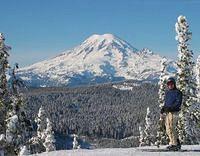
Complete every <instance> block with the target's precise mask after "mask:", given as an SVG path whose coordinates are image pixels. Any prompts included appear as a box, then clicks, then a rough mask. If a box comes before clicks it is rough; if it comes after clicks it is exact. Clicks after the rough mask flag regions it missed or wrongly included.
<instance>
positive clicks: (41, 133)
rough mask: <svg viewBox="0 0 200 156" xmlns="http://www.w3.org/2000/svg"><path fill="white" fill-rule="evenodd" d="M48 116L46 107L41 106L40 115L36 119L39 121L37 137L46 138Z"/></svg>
mask: <svg viewBox="0 0 200 156" xmlns="http://www.w3.org/2000/svg"><path fill="white" fill-rule="evenodd" d="M46 118H47V116H46V113H45V110H44V107H43V106H41V107H40V109H39V112H38V116H37V118H36V120H35V121H36V123H37V137H38V138H40V139H41V140H44V139H45V130H46V127H47V124H46Z"/></svg>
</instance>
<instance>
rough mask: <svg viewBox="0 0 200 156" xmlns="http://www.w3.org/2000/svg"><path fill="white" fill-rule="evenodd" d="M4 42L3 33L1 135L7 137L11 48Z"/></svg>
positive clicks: (0, 47)
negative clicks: (8, 78)
mask: <svg viewBox="0 0 200 156" xmlns="http://www.w3.org/2000/svg"><path fill="white" fill-rule="evenodd" d="M4 41H5V37H4V35H3V33H0V134H4V135H5V131H6V123H5V119H6V109H7V108H6V107H7V106H8V103H9V99H8V97H9V96H8V90H7V79H6V71H7V70H8V68H9V64H8V56H9V54H8V52H9V50H10V49H11V48H10V47H9V46H6V45H5V43H4ZM1 145H2V144H1ZM1 145H0V146H1ZM0 148H1V147H0Z"/></svg>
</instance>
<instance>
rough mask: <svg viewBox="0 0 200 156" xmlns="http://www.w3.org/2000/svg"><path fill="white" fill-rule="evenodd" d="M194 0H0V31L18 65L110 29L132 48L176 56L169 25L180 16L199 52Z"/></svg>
mask: <svg viewBox="0 0 200 156" xmlns="http://www.w3.org/2000/svg"><path fill="white" fill-rule="evenodd" d="M199 10H200V2H199V0H166V1H165V0H4V1H3V0H1V9H0V14H1V20H0V31H1V32H3V33H4V34H5V36H6V43H7V44H8V45H10V46H12V51H11V52H10V54H11V57H10V62H11V64H13V63H14V62H18V63H19V64H20V65H21V66H26V65H30V64H32V63H35V62H38V61H41V60H44V59H48V58H51V57H53V56H56V55H58V54H59V53H61V52H62V51H64V50H67V49H70V48H73V47H74V46H76V45H78V44H80V43H81V42H82V41H83V40H84V39H86V38H87V37H89V36H90V35H92V34H94V33H95V34H104V33H112V34H115V35H117V36H119V37H120V38H122V39H124V40H126V41H128V42H129V43H130V44H132V45H133V46H134V47H136V48H137V49H142V48H144V47H148V48H150V49H151V50H153V51H154V52H156V53H159V54H160V55H163V56H167V57H170V58H176V57H177V50H176V49H177V48H176V47H177V42H176V41H175V30H174V25H175V22H176V20H177V17H178V16H179V15H181V14H182V15H185V16H186V17H187V19H188V22H189V24H190V30H191V31H192V33H193V38H192V41H191V42H190V43H191V49H192V50H193V51H194V53H195V56H197V55H199V54H200V45H199V43H200V37H199V36H200V20H199V17H200V11H199Z"/></svg>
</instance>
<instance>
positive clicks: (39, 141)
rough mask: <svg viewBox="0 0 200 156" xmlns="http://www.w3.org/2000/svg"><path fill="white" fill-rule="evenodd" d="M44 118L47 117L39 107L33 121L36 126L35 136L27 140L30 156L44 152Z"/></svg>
mask: <svg viewBox="0 0 200 156" xmlns="http://www.w3.org/2000/svg"><path fill="white" fill-rule="evenodd" d="M46 118H47V116H46V113H45V110H44V107H43V106H41V107H40V109H39V111H38V115H37V117H36V119H35V122H36V124H37V134H36V136H33V137H32V138H31V139H30V140H29V144H30V152H31V154H35V153H41V152H44V151H45V147H44V142H45V137H46V135H45V131H46V127H47V123H46Z"/></svg>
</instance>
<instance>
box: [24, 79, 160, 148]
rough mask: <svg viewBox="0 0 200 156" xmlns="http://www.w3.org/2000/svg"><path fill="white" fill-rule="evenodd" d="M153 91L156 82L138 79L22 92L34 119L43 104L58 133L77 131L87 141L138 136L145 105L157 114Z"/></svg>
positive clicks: (155, 87) (155, 90)
mask: <svg viewBox="0 0 200 156" xmlns="http://www.w3.org/2000/svg"><path fill="white" fill-rule="evenodd" d="M157 92H158V87H157V86H156V85H153V84H148V83H138V82H131V83H130V82H124V83H116V84H104V85H97V86H90V87H79V88H39V89H32V90H30V91H29V92H27V93H26V99H27V101H26V107H27V110H28V115H29V116H30V118H31V119H32V120H34V118H35V116H36V114H37V112H38V109H39V107H40V106H41V105H43V106H44V107H45V110H46V112H47V114H48V116H49V118H50V119H51V121H52V122H53V128H54V130H55V131H56V132H57V133H59V134H63V135H66V134H71V133H77V134H79V135H81V136H87V137H88V140H89V141H90V143H91V142H92V141H91V138H99V139H101V138H110V139H117V140H119V139H123V138H126V137H130V136H138V135H139V131H138V126H139V125H142V124H144V118H145V115H146V108H147V107H150V110H151V111H152V112H153V114H154V115H155V117H156V118H157V117H158V116H159V115H158V111H159V110H158V104H157V100H158V95H157ZM155 121H156V119H155ZM155 128H156V127H155ZM98 144H99V145H100V144H101V143H100V142H98ZM99 145H97V146H99ZM102 146H103V147H108V146H109V147H110V146H111V147H112V144H109V143H108V142H107V145H106V144H104V145H102ZM115 146H117V145H115Z"/></svg>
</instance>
